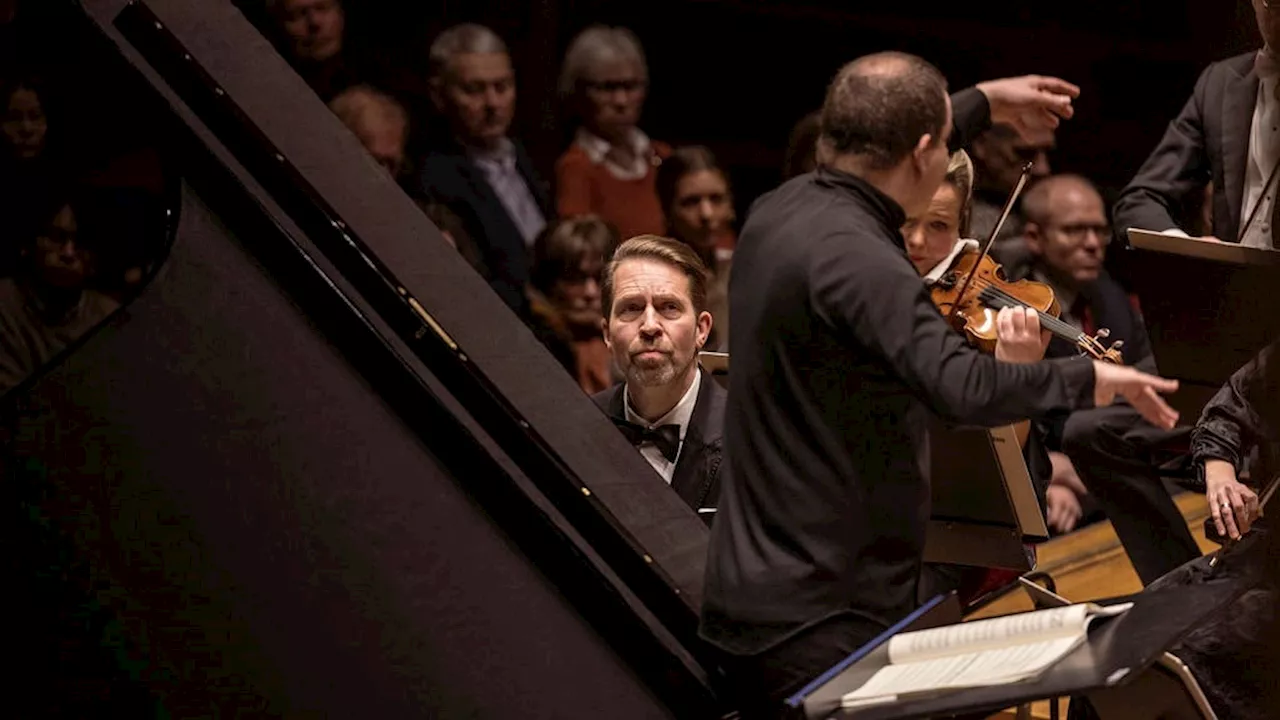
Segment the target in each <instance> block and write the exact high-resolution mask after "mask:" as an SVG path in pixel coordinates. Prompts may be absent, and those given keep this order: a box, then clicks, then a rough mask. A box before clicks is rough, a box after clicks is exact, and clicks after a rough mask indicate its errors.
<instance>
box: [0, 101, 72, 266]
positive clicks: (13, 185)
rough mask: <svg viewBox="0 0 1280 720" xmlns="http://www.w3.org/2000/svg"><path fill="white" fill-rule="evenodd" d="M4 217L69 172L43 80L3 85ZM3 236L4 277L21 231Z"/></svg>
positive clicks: (0, 172) (0, 170) (0, 197)
mask: <svg viewBox="0 0 1280 720" xmlns="http://www.w3.org/2000/svg"><path fill="white" fill-rule="evenodd" d="M0 103H3V105H2V106H0V107H2V108H3V112H4V115H3V118H0V218H3V219H4V220H3V222H5V223H8V222H10V219H11V218H14V217H16V216H17V214H18V213H20V212H21V211H22V210H23V208H26V207H27V206H28V205H30V204H31V202H33V200H34V199H35V198H37V197H40V196H42V195H44V194H45V193H47V192H49V191H50V189H51V188H52V187H53V186H54V185H55V183H56V182H57V179H58V177H59V176H60V175H62V174H63V168H62V163H60V162H59V158H58V154H57V149H56V148H55V147H54V144H55V143H56V135H57V133H56V129H55V130H54V131H53V132H51V130H50V122H49V107H48V94H47V93H46V92H45V90H44V86H43V84H42V83H40V82H38V81H35V80H33V79H30V78H19V79H16V80H12V81H10V82H8V83H6V84H5V85H4V86H3V87H0ZM4 234H5V235H6V236H7V237H5V238H4V239H3V240H0V277H3V276H5V275H8V274H10V273H12V272H13V271H14V269H15V266H16V263H17V259H18V250H19V246H18V242H17V241H18V236H17V234H15V233H12V232H7V233H4Z"/></svg>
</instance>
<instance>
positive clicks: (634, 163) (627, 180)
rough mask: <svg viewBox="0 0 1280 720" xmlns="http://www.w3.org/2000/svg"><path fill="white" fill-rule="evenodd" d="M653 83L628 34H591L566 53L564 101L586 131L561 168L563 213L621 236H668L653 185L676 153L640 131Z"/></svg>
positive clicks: (599, 30)
mask: <svg viewBox="0 0 1280 720" xmlns="http://www.w3.org/2000/svg"><path fill="white" fill-rule="evenodd" d="M648 84H649V70H648V67H647V66H646V65H645V58H644V50H643V49H641V47H640V41H639V40H637V39H636V37H635V35H633V34H632V33H631V31H629V30H626V29H625V28H610V27H603V26H594V27H589V28H587V29H586V30H583V31H582V32H581V33H579V34H578V37H576V38H574V40H573V42H572V43H571V44H570V45H569V51H568V52H567V53H566V54H565V58H564V67H563V68H562V69H561V72H560V94H561V96H562V97H563V98H564V100H565V102H566V103H567V105H568V107H569V109H570V112H571V113H572V115H573V117H574V119H575V120H577V121H578V122H579V123H580V125H579V127H578V131H577V135H576V136H575V137H574V141H573V144H572V145H570V146H569V149H568V150H567V151H565V153H564V155H561V156H560V159H559V160H558V161H556V210H557V211H558V212H559V213H560V216H561V217H573V216H574V215H583V214H587V213H592V214H595V215H598V216H600V217H601V218H603V219H604V220H605V221H606V222H609V223H611V224H612V225H613V226H614V227H615V228H617V230H618V234H619V235H620V236H621V237H632V236H635V235H644V234H653V235H657V234H661V233H662V232H663V213H662V208H661V207H660V206H659V205H658V196H657V193H656V192H655V191H654V178H655V176H656V174H657V168H658V165H659V164H661V163H662V159H663V158H665V157H667V156H668V155H670V154H671V148H670V147H669V146H667V145H665V144H663V143H659V142H653V141H651V140H650V139H649V136H648V135H646V134H644V131H642V130H641V129H640V128H639V127H637V126H636V124H637V123H639V122H640V112H641V110H642V109H643V107H644V99H645V93H646V91H647V89H648Z"/></svg>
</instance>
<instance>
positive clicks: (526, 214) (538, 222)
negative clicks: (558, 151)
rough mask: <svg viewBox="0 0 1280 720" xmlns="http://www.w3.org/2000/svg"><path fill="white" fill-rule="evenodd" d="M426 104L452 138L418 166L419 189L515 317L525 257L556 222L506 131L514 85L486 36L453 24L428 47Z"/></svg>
mask: <svg viewBox="0 0 1280 720" xmlns="http://www.w3.org/2000/svg"><path fill="white" fill-rule="evenodd" d="M430 62H431V71H430V74H431V100H432V103H433V104H434V105H435V106H436V109H437V110H438V111H439V112H440V113H441V114H442V115H444V117H445V118H446V119H447V120H448V123H449V132H450V134H451V137H450V138H448V139H446V140H443V141H442V142H441V143H440V144H439V145H438V146H437V147H436V148H434V149H433V151H432V152H431V153H429V154H428V155H427V157H426V158H425V159H424V160H423V161H422V170H421V189H422V191H423V192H424V193H425V194H426V195H427V196H429V197H432V198H435V199H436V200H439V201H440V202H443V203H444V204H445V205H448V206H449V209H450V210H452V211H453V212H455V213H457V214H458V216H459V217H461V218H462V220H463V222H464V223H465V224H466V226H467V233H468V234H469V235H470V236H471V237H472V238H473V239H475V241H476V243H477V244H478V245H479V246H480V249H481V251H482V253H483V255H484V262H485V269H486V272H485V275H486V277H487V278H488V279H489V284H490V286H492V287H493V289H494V291H495V292H497V293H498V295H499V296H500V297H501V298H502V299H503V300H504V301H505V302H506V303H507V304H508V305H509V306H510V307H511V308H513V309H515V310H516V311H517V312H518V313H520V314H521V315H524V314H525V311H526V307H527V303H526V299H525V285H526V284H527V283H528V281H529V252H528V249H529V247H530V246H531V245H533V241H534V239H536V238H537V237H538V234H539V233H540V232H542V229H543V228H544V227H546V225H547V220H548V219H549V218H553V217H554V213H553V212H552V209H551V196H550V193H549V192H548V190H547V188H546V186H545V185H544V184H543V182H542V180H541V179H540V178H539V177H538V174H537V172H536V171H535V170H534V169H533V161H532V160H530V159H529V156H528V154H527V153H526V152H525V151H524V149H523V148H522V147H521V146H520V144H519V143H518V142H516V141H515V140H513V139H512V138H511V137H510V136H509V135H508V131H509V130H510V128H511V119H512V116H513V114H514V112H515V103H516V79H515V72H514V71H513V70H512V68H511V57H510V56H509V55H508V53H507V46H506V44H505V43H503V42H502V39H501V38H499V37H498V36H497V35H495V34H494V33H493V31H492V30H490V29H488V28H486V27H482V26H480V25H471V24H466V25H458V26H455V27H452V28H450V29H448V30H445V31H444V32H443V33H441V34H440V36H439V37H437V38H436V39H435V42H433V43H432V44H431V50H430Z"/></svg>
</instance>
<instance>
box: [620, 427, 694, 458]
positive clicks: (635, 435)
mask: <svg viewBox="0 0 1280 720" xmlns="http://www.w3.org/2000/svg"><path fill="white" fill-rule="evenodd" d="M613 423H614V424H615V425H617V426H618V429H619V430H621V431H622V434H623V435H626V436H627V439H628V440H630V441H631V444H632V445H635V446H636V447H640V445H641V444H643V443H647V442H649V443H653V445H654V446H655V447H657V448H658V451H659V452H661V453H662V457H664V458H666V459H667V462H675V461H676V455H677V454H678V453H679V452H680V426H679V425H660V426H658V427H656V428H646V427H641V426H639V425H636V424H635V423H629V422H627V421H626V420H621V419H618V418H614V419H613Z"/></svg>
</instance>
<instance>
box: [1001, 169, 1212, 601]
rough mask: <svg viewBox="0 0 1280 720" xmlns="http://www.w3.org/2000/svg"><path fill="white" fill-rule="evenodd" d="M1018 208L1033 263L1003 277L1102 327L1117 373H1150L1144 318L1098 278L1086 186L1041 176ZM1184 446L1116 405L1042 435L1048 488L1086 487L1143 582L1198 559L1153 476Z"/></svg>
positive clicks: (1099, 228)
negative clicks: (1118, 362)
mask: <svg viewBox="0 0 1280 720" xmlns="http://www.w3.org/2000/svg"><path fill="white" fill-rule="evenodd" d="M1022 207H1023V212H1024V214H1025V216H1026V226H1025V228H1024V235H1025V240H1026V244H1027V250H1028V252H1029V253H1030V257H1031V261H1030V263H1029V264H1028V265H1025V266H1023V267H1022V268H1011V269H1010V270H1009V274H1010V276H1011V277H1012V278H1023V277H1030V278H1032V279H1035V280H1038V281H1040V282H1044V283H1047V284H1048V285H1050V286H1051V287H1052V288H1053V291H1054V294H1055V295H1057V297H1058V302H1059V303H1060V304H1061V306H1062V320H1063V321H1065V322H1067V323H1069V324H1071V325H1073V326H1075V327H1078V328H1081V329H1082V330H1083V331H1084V332H1085V333H1086V334H1089V335H1093V334H1094V333H1095V332H1097V330H1098V329H1099V328H1107V329H1108V330H1109V331H1110V336H1109V337H1108V338H1106V339H1105V340H1104V341H1103V342H1104V343H1112V342H1117V341H1118V342H1121V343H1123V344H1122V345H1121V348H1120V349H1121V351H1122V354H1123V356H1124V362H1125V364H1127V365H1134V366H1137V367H1138V368H1140V369H1143V370H1147V371H1154V370H1155V360H1154V358H1153V357H1152V355H1151V344H1150V341H1149V340H1148V338H1147V331H1146V326H1145V324H1144V323H1143V321H1142V316H1141V314H1140V313H1139V311H1138V309H1137V307H1136V306H1135V303H1134V302H1133V301H1132V300H1131V299H1130V298H1129V296H1128V295H1127V294H1126V293H1125V291H1124V289H1123V288H1121V287H1120V285H1119V284H1118V283H1117V282H1116V281H1115V280H1113V279H1112V278H1111V277H1110V276H1109V275H1108V274H1107V272H1106V270H1105V269H1103V262H1104V261H1105V259H1106V251H1107V245H1108V243H1109V242H1110V240H1111V227H1110V225H1109V224H1108V222H1107V215H1106V208H1105V206H1104V205H1103V201H1102V197H1101V195H1099V194H1098V191H1097V189H1096V188H1095V187H1094V186H1093V184H1092V183H1090V182H1089V181H1088V180H1086V179H1085V178H1082V177H1079V176H1077V175H1057V176H1053V177H1049V178H1046V179H1044V180H1041V181H1040V182H1038V183H1037V184H1036V185H1035V186H1034V187H1032V188H1031V189H1030V190H1028V191H1027V193H1026V196H1025V197H1024V199H1023V203H1022ZM1047 354H1048V356H1049V357H1066V356H1069V355H1076V354H1079V350H1077V349H1076V348H1075V347H1074V346H1073V345H1071V344H1070V343H1067V342H1065V341H1062V340H1060V339H1058V338H1055V339H1054V340H1053V341H1052V342H1051V343H1050V344H1049V350H1048V353H1047ZM1186 444H1187V430H1186V429H1185V428H1183V429H1174V430H1161V429H1159V428H1156V427H1155V426H1153V425H1151V424H1150V423H1148V422H1146V421H1145V420H1143V419H1142V418H1141V417H1139V416H1138V414H1137V412H1136V411H1135V410H1134V409H1133V408H1132V407H1131V406H1129V405H1123V404H1121V405H1114V406H1111V407H1105V408H1095V409H1092V410H1080V411H1076V412H1074V413H1072V414H1071V415H1070V416H1069V417H1067V418H1065V420H1063V421H1061V422H1058V423H1056V424H1055V425H1054V426H1053V428H1052V432H1051V433H1050V449H1051V451H1056V452H1053V453H1052V458H1053V460H1054V478H1055V481H1056V483H1057V484H1060V485H1064V486H1066V487H1070V488H1073V489H1074V490H1075V491H1076V493H1077V494H1078V495H1079V494H1081V493H1083V492H1084V491H1085V488H1087V490H1088V494H1089V497H1090V498H1091V499H1093V500H1095V501H1096V502H1097V503H1098V505H1099V507H1101V509H1102V510H1103V512H1105V513H1106V516H1107V518H1108V519H1110V520H1111V523H1112V525H1113V526H1114V527H1115V530H1116V534H1117V535H1119V536H1120V540H1121V541H1122V542H1123V543H1124V546H1125V550H1126V551H1127V552H1128V554H1129V558H1130V560H1132V561H1133V565H1134V568H1135V569H1136V570H1137V571H1138V575H1139V577H1141V578H1142V580H1143V582H1144V583H1149V582H1151V581H1153V580H1155V579H1156V578H1158V577H1160V576H1161V575H1163V574H1165V573H1166V572H1169V571H1170V570H1172V569H1174V568H1176V567H1178V566H1179V565H1181V564H1183V563H1184V562H1186V561H1188V560H1191V559H1193V558H1196V557H1199V555H1200V550H1199V547H1198V546H1197V545H1196V542H1195V540H1194V539H1193V538H1192V536H1191V533H1190V531H1188V530H1187V526H1186V522H1185V521H1184V520H1183V518H1182V514H1181V513H1180V512H1179V511H1178V509H1177V506H1176V505H1175V504H1174V502H1173V498H1172V497H1171V496H1170V494H1169V491H1168V490H1167V489H1166V488H1165V485H1164V483H1163V481H1162V480H1161V477H1160V473H1159V467H1158V466H1159V465H1161V464H1164V463H1166V462H1168V461H1170V460H1174V459H1176V458H1178V457H1179V456H1185V451H1186ZM1082 481H1083V482H1082Z"/></svg>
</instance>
